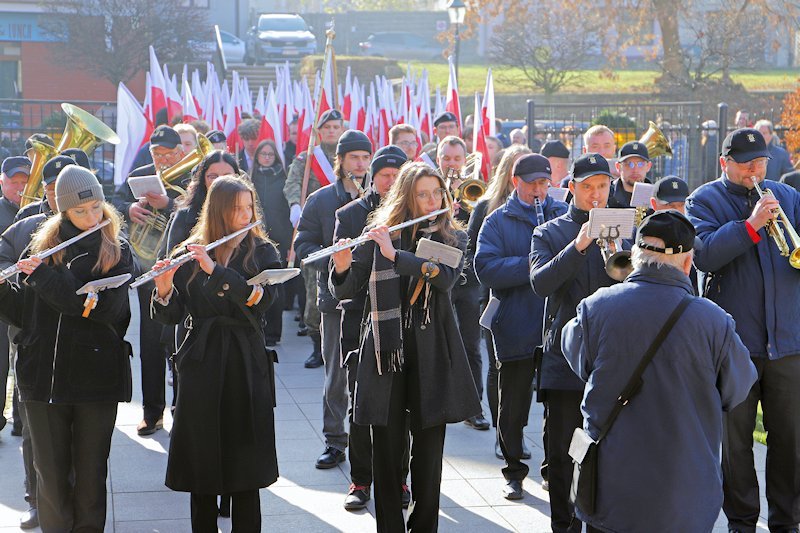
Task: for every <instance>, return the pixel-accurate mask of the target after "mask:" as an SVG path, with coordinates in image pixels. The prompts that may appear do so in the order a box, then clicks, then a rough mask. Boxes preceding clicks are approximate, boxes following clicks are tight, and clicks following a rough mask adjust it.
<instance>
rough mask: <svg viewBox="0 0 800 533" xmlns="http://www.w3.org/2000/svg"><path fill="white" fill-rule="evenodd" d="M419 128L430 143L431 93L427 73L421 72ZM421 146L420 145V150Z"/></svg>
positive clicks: (431, 137)
mask: <svg viewBox="0 0 800 533" xmlns="http://www.w3.org/2000/svg"><path fill="white" fill-rule="evenodd" d="M417 94H418V96H419V98H418V108H419V128H420V131H421V132H424V133H425V136H426V137H427V139H428V140H429V141H430V140H432V139H433V119H434V117H433V115H432V114H431V91H430V88H429V87H428V71H427V70H424V71H423V72H422V78H421V79H420V86H419V91H418V93H417ZM421 147H422V146H421V145H420V148H421Z"/></svg>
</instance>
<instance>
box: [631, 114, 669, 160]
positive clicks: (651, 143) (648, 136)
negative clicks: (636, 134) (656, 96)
mask: <svg viewBox="0 0 800 533" xmlns="http://www.w3.org/2000/svg"><path fill="white" fill-rule="evenodd" d="M649 122H650V127H649V128H647V131H646V132H644V135H642V138H641V139H639V142H640V143H642V144H644V145H645V146H646V147H647V153H648V155H649V156H650V159H654V158H656V157H659V156H662V155H665V156H667V157H672V147H671V146H670V145H669V139H667V137H666V136H665V135H664V133H663V132H662V131H661V130H660V129H658V126H656V125H655V123H654V122H653V121H652V120H651V121H649Z"/></svg>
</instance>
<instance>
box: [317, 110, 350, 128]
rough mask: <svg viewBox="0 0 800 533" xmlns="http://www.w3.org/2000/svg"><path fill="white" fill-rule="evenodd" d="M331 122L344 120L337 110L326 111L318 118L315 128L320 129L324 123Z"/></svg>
mask: <svg viewBox="0 0 800 533" xmlns="http://www.w3.org/2000/svg"><path fill="white" fill-rule="evenodd" d="M331 120H344V117H343V116H342V113H341V112H340V111H339V110H338V109H328V110H327V111H325V112H324V113H323V114H322V116H321V117H319V120H318V121H317V128H321V127H322V126H324V125H325V123H326V122H330V121H331Z"/></svg>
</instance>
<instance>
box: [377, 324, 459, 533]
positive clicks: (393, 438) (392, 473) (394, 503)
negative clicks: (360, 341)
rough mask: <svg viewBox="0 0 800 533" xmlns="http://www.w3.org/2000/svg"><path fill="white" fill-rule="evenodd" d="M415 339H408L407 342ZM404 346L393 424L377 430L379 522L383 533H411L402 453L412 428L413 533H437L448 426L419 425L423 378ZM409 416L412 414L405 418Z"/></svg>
mask: <svg viewBox="0 0 800 533" xmlns="http://www.w3.org/2000/svg"><path fill="white" fill-rule="evenodd" d="M409 337H413V334H408V335H405V338H406V339H408V338H409ZM409 348H411V347H410V346H408V343H407V344H406V346H405V358H406V363H405V368H404V369H403V371H402V372H398V373H396V374H394V376H393V377H392V394H391V398H390V400H389V423H388V425H386V426H372V443H373V451H372V454H373V455H372V467H373V474H374V476H375V521H376V523H377V531H378V533H395V532H402V533H404V532H405V531H406V523H405V521H404V520H403V507H402V499H401V492H400V486H401V485H402V484H403V482H404V477H403V465H402V462H403V455H404V453H403V448H404V442H405V438H406V435H407V434H408V430H407V429H406V416H410V424H411V495H412V497H413V501H412V503H411V505H410V506H409V508H408V531H410V532H412V533H413V532H419V533H433V532H435V531H437V530H438V527H439V492H440V489H441V484H442V455H443V453H444V436H445V430H446V427H447V426H446V425H445V424H442V425H438V426H433V427H429V428H422V427H421V426H420V424H419V409H420V405H419V399H420V392H419V391H420V389H419V378H418V374H417V372H418V370H417V367H416V357H417V355H416V350H413V349H409ZM406 409H409V410H410V413H407V412H406Z"/></svg>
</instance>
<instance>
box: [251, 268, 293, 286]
mask: <svg viewBox="0 0 800 533" xmlns="http://www.w3.org/2000/svg"><path fill="white" fill-rule="evenodd" d="M299 275H300V269H299V268H268V269H266V270H262V271H261V272H260V273H258V274H256V275H255V276H253V277H252V278H250V279H248V280H247V284H248V285H278V284H279V283H285V282H287V281H289V280H290V279H292V278H294V277H297V276H299Z"/></svg>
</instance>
